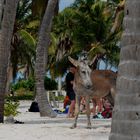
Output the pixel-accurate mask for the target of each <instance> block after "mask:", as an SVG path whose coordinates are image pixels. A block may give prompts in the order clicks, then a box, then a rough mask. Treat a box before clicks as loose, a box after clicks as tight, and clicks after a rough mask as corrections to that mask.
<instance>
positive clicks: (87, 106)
mask: <svg viewBox="0 0 140 140" xmlns="http://www.w3.org/2000/svg"><path fill="white" fill-rule="evenodd" d="M85 100H86V109H87V128H88V129H91V121H90V98H89V96H86V99H85Z"/></svg>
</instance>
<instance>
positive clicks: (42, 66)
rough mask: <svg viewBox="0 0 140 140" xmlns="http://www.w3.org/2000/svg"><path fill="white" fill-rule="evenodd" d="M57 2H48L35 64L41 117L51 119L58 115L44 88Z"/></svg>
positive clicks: (51, 0) (53, 0)
mask: <svg viewBox="0 0 140 140" xmlns="http://www.w3.org/2000/svg"><path fill="white" fill-rule="evenodd" d="M57 1H58V0H49V2H48V6H47V8H46V11H45V14H44V17H43V21H42V24H41V28H40V32H39V41H38V44H37V51H36V64H35V77H36V98H37V101H38V105H39V109H40V115H41V116H50V117H56V113H54V111H53V110H52V108H51V106H50V105H49V102H48V99H47V96H46V91H45V88H44V77H45V73H46V71H45V70H46V59H47V52H48V46H49V42H50V31H51V23H52V19H53V16H54V11H55V7H56V4H57ZM46 49H47V50H46ZM45 53H46V54H45Z"/></svg>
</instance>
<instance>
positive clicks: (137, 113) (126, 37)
mask: <svg viewBox="0 0 140 140" xmlns="http://www.w3.org/2000/svg"><path fill="white" fill-rule="evenodd" d="M124 29H125V30H124V33H123V35H122V42H121V47H122V48H121V54H120V64H119V71H118V78H117V94H116V99H115V107H114V111H113V118H112V126H111V133H110V137H109V140H140V0H126V4H125V18H124Z"/></svg>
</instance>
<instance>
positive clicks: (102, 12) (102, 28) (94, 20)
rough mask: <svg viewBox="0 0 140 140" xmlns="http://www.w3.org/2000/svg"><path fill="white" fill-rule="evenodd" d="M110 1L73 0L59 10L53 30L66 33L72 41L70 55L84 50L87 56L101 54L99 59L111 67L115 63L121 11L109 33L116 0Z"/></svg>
mask: <svg viewBox="0 0 140 140" xmlns="http://www.w3.org/2000/svg"><path fill="white" fill-rule="evenodd" d="M110 2H111V3H108V1H102V0H75V2H74V4H73V6H71V7H69V8H66V9H65V10H63V11H62V12H61V13H59V15H58V16H57V17H56V18H55V19H54V26H53V32H54V33H55V34H56V36H58V37H60V36H62V37H63V36H64V35H67V36H68V37H69V38H70V39H71V40H72V44H73V46H72V48H71V51H70V53H71V55H72V54H75V53H77V54H79V53H80V52H81V51H82V50H86V51H88V52H89V58H91V59H93V57H94V56H95V55H96V54H101V56H102V58H100V59H102V60H105V61H106V62H109V63H110V64H111V65H113V66H116V65H118V62H119V57H118V56H119V53H120V47H119V46H118V44H119V41H120V37H121V33H122V26H121V25H122V24H121V23H122V19H123V14H120V18H119V19H120V21H119V25H118V26H117V28H115V31H114V32H111V31H112V28H113V26H114V24H115V18H114V13H115V12H116V11H115V10H116V6H117V4H118V2H119V1H115V0H114V1H113V0H112V1H111V0H110ZM114 2H115V4H114ZM122 13H123V11H122ZM75 25H76V26H75ZM68 55H70V54H68Z"/></svg>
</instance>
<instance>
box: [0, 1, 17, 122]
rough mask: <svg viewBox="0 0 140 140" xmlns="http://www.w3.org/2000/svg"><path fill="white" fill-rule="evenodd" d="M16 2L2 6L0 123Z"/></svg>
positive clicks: (2, 113) (8, 2)
mask: <svg viewBox="0 0 140 140" xmlns="http://www.w3.org/2000/svg"><path fill="white" fill-rule="evenodd" d="M17 3H18V0H6V1H5V5H4V15H3V19H2V24H1V25H2V26H1V27H2V28H1V34H0V122H3V117H4V94H5V90H6V78H7V68H8V60H9V54H10V45H11V38H12V33H13V27H14V22H15V16H16V8H17Z"/></svg>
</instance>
